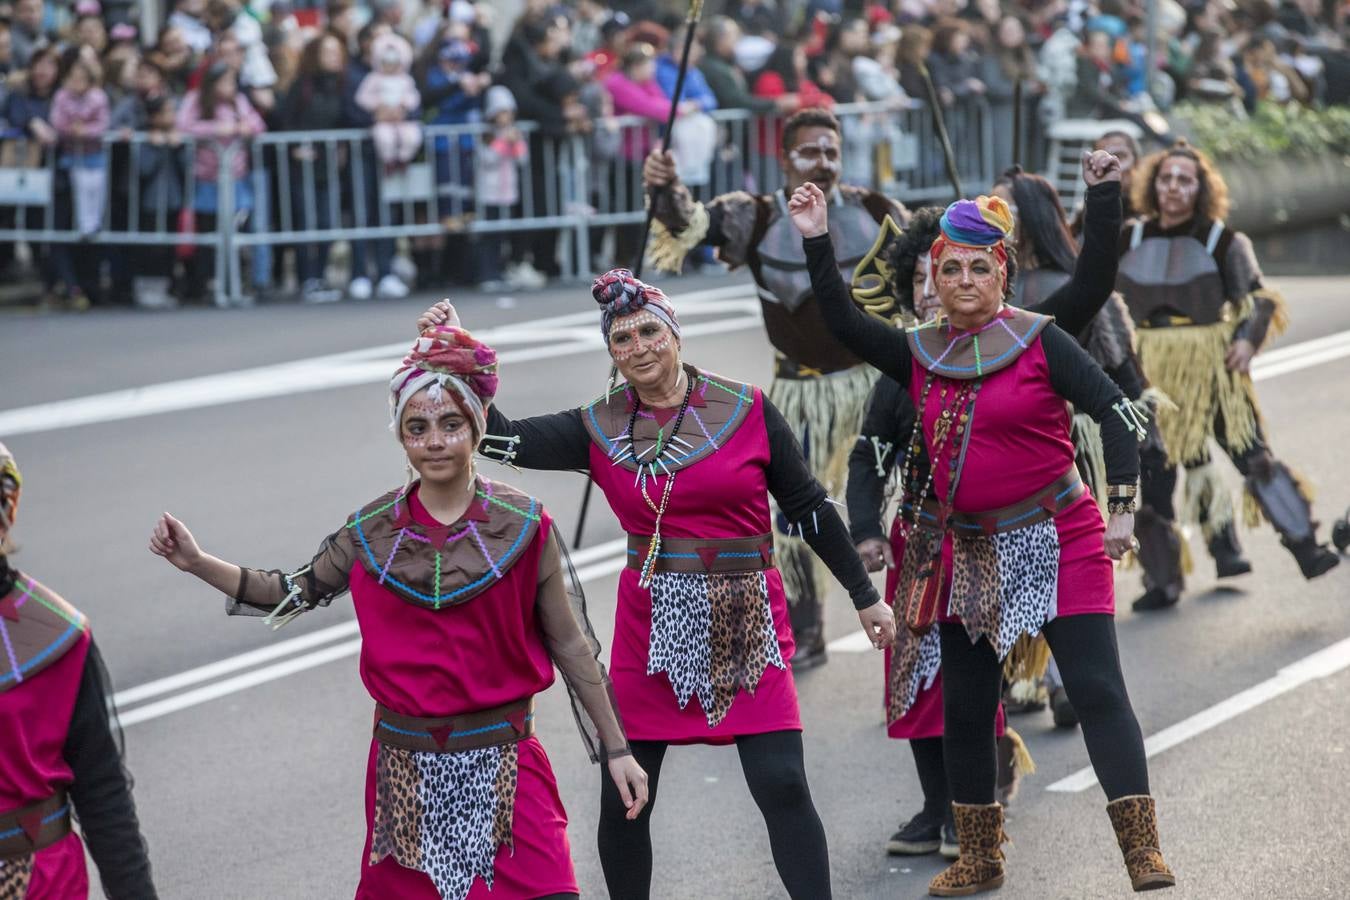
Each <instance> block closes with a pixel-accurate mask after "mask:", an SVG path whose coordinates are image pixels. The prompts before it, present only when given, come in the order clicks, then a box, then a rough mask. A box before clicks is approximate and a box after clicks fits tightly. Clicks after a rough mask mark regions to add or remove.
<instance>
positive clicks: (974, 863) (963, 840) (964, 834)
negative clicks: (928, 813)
mask: <svg viewBox="0 0 1350 900" xmlns="http://www.w3.org/2000/svg"><path fill="white" fill-rule="evenodd" d="M952 813H953V815H954V817H955V819H956V839H957V841H958V842H959V843H960V845H961V855H960V857H958V858H957V860H956V862H954V863H952V864H951V865H950V866H948V867H947V869H946V871H944V872H942V873H941V874H939V875H938V876H937V877H936V878H934V879H933V880H932V881H930V882H929V883H928V893H929V894H931V895H932V896H934V897H968V896H970V895H971V894H982V893H984V892H985V891H992V890H994V889H995V888H999V887H1002V886H1003V850H1002V849H1001V847H1002V844H1003V842H1004V841H1006V840H1007V839H1008V836H1007V835H1005V834H1004V833H1003V807H1002V806H1000V805H999V804H997V803H990V804H989V805H987V806H973V805H970V804H967V803H953V804H952Z"/></svg>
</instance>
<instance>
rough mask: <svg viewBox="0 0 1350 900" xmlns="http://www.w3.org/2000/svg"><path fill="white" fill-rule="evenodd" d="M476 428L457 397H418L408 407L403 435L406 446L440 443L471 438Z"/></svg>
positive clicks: (445, 444)
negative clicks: (456, 400) (434, 398)
mask: <svg viewBox="0 0 1350 900" xmlns="http://www.w3.org/2000/svg"><path fill="white" fill-rule="evenodd" d="M472 431H473V430H472V429H471V428H470V427H469V420H468V418H467V417H466V416H465V415H464V413H463V411H462V410H461V409H460V408H459V406H458V405H457V404H456V403H455V402H454V401H453V400H451V399H449V398H444V399H441V400H439V401H435V400H429V399H424V398H421V397H417V398H414V399H412V400H409V401H408V405H407V406H406V407H405V409H404V412H403V423H402V425H401V427H400V437H401V438H402V440H403V445H404V446H405V447H419V448H420V447H436V446H447V445H450V444H458V443H462V442H463V441H467V440H469V438H470V437H471V435H472Z"/></svg>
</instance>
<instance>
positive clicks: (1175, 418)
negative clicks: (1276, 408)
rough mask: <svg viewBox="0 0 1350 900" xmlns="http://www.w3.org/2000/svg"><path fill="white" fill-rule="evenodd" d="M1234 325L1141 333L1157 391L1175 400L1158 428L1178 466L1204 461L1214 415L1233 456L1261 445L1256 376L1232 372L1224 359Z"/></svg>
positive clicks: (1142, 357)
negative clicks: (1221, 423)
mask: <svg viewBox="0 0 1350 900" xmlns="http://www.w3.org/2000/svg"><path fill="white" fill-rule="evenodd" d="M1235 327H1236V323H1234V322H1220V323H1218V324H1215V325H1189V326H1179V327H1174V328H1141V329H1139V335H1138V336H1139V363H1140V365H1141V366H1143V369H1144V374H1145V375H1147V376H1148V380H1149V382H1150V383H1151V384H1153V385H1154V386H1155V387H1156V388H1158V389H1159V390H1160V391H1162V392H1163V393H1164V394H1166V395H1167V396H1168V397H1170V398H1171V400H1172V404H1171V407H1170V408H1169V407H1166V406H1164V407H1160V408H1159V409H1158V428H1159V430H1160V431H1161V432H1162V437H1163V443H1164V445H1165V446H1166V448H1167V453H1168V456H1169V457H1170V458H1171V459H1172V460H1173V461H1175V462H1179V463H1183V464H1184V463H1186V462H1187V461H1189V460H1194V459H1200V458H1202V457H1203V456H1204V453H1205V444H1206V441H1207V440H1208V439H1209V438H1210V437H1212V436H1213V433H1214V415H1215V413H1216V412H1218V413H1220V414H1221V415H1222V416H1223V420H1224V425H1225V427H1226V429H1227V433H1228V440H1229V444H1230V446H1231V447H1232V450H1233V452H1234V453H1238V454H1241V453H1245V452H1246V451H1247V450H1248V449H1250V448H1251V446H1252V445H1253V444H1254V443H1255V441H1256V427H1257V421H1258V418H1259V413H1258V412H1257V407H1256V397H1255V394H1254V393H1253V391H1252V383H1251V378H1250V377H1249V376H1247V375H1242V374H1240V373H1237V372H1230V371H1228V369H1227V368H1225V366H1224V356H1225V355H1226V354H1227V352H1228V345H1229V343H1230V342H1231V340H1232V338H1233V330H1234V328H1235Z"/></svg>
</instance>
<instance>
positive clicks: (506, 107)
mask: <svg viewBox="0 0 1350 900" xmlns="http://www.w3.org/2000/svg"><path fill="white" fill-rule="evenodd" d="M515 111H516V97H515V95H514V94H512V93H511V89H510V88H509V87H507V86H506V85H503V84H494V85H493V86H492V87H490V88H488V89H487V93H486V94H484V95H483V118H484V119H486V120H488V121H489V122H491V121H492V120H493V119H494V118H495V117H496V116H497V115H498V114H499V113H504V112H509V113H513V112H515Z"/></svg>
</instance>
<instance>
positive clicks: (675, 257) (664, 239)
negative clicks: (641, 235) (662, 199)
mask: <svg viewBox="0 0 1350 900" xmlns="http://www.w3.org/2000/svg"><path fill="white" fill-rule="evenodd" d="M708 228H709V218H708V210H707V209H705V208H704V206H703V204H702V203H695V204H694V209H693V214H692V215H691V216H690V217H689V225H688V226H687V227H686V228H685V229H684V230H683V231H681V232H680V233H679V234H672V233H671V232H670V229H668V228H666V226H665V225H662V224H661V221H660V220H659V219H652V236H651V240H650V242H649V243H648V244H647V259H646V261H647V265H649V266H650V267H651V268H653V269H656V270H657V271H659V272H671V273H676V274H678V273H679V271H680V269H682V268H683V267H684V258H685V257H686V256H688V255H689V251H690V250H693V249H694V248H695V247H697V246H698V245H699V244H701V243H703V239H704V238H705V237H707V236H708Z"/></svg>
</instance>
